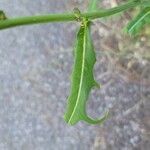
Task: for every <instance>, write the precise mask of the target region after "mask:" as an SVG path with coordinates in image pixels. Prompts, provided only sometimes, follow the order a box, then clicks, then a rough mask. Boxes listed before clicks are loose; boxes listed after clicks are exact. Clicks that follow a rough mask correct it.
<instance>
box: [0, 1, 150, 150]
mask: <svg viewBox="0 0 150 150" xmlns="http://www.w3.org/2000/svg"><path fill="white" fill-rule="evenodd" d="M117 4H118V2H117V1H115V0H112V1H111V0H110V1H103V7H112V6H115V5H117ZM74 7H78V8H80V9H81V10H85V8H86V7H87V1H83V0H70V1H69V0H68V1H67V0H61V1H60V0H55V1H54V0H43V1H42V0H36V1H30V0H5V1H3V0H0V8H1V9H2V10H4V11H5V12H6V14H7V16H8V17H15V16H23V15H37V14H42V13H43V14H44V13H61V12H65V11H72V10H73V8H74ZM131 17H132V16H131V15H129V14H128V13H125V14H124V15H121V16H119V15H116V16H115V17H113V18H109V19H103V20H97V21H96V22H94V23H93V28H92V33H93V38H94V44H95V47H96V54H97V63H96V66H95V72H96V73H95V78H96V79H97V80H98V82H99V83H101V89H97V90H93V91H92V93H91V95H90V97H89V103H88V107H87V110H88V113H89V115H91V116H93V117H99V116H100V115H102V114H103V113H104V112H105V111H106V110H108V109H109V110H110V114H111V115H110V118H109V119H108V120H107V121H106V122H105V123H104V124H103V125H101V126H99V125H96V126H92V125H88V124H86V123H84V122H80V123H78V124H77V125H75V126H68V125H67V124H66V123H65V122H64V120H63V114H64V112H65V108H66V103H67V101H66V99H67V96H68V94H69V90H70V74H71V69H72V64H73V46H74V40H75V35H76V30H77V28H78V27H79V24H78V23H72V22H71V23H55V24H44V25H34V26H24V27H18V28H13V29H8V30H3V31H0V70H1V71H0V150H33V149H35V150H70V149H72V150H149V147H150V140H149V139H150V101H149V99H150V79H149V73H150V61H149V56H150V51H149V48H150V44H149V43H150V42H149V36H148V35H147V34H146V33H144V34H143V35H140V37H136V38H133V37H130V36H129V35H126V34H125V33H123V30H122V28H123V27H124V26H125V25H126V24H127V22H128V20H129V19H130V18H131ZM146 31H147V30H146Z"/></svg>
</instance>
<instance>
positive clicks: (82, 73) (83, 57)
mask: <svg viewBox="0 0 150 150" xmlns="http://www.w3.org/2000/svg"><path fill="white" fill-rule="evenodd" d="M86 27H87V26H86V25H85V26H84V37H83V56H82V70H81V79H80V84H79V90H78V96H77V101H76V105H75V107H74V110H73V112H72V115H71V117H70V119H69V121H68V123H70V122H71V120H72V118H73V116H74V114H75V111H76V108H77V106H78V103H79V99H80V94H81V89H82V84H83V77H84V67H85V52H86Z"/></svg>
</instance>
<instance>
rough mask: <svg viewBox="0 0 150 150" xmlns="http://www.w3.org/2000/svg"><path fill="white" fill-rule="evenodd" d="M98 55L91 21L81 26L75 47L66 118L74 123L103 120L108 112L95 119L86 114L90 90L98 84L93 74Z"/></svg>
mask: <svg viewBox="0 0 150 150" xmlns="http://www.w3.org/2000/svg"><path fill="white" fill-rule="evenodd" d="M95 61H96V57H95V52H94V46H93V43H92V39H91V37H90V23H89V22H88V23H86V24H85V25H84V26H81V27H80V30H79V32H78V34H77V43H76V48H75V62H74V67H73V73H72V81H71V85H72V86H71V92H70V93H71V94H70V96H69V98H68V105H67V111H66V113H65V116H64V119H65V121H66V122H67V123H68V124H70V125H74V124H76V123H77V122H78V121H80V120H84V121H86V122H88V123H91V124H97V123H101V122H103V121H104V120H105V119H106V117H107V114H105V115H104V116H103V117H102V118H100V119H97V120H94V119H92V118H90V117H88V116H87V114H86V102H87V98H88V95H89V92H90V90H91V89H92V88H93V87H94V86H96V85H97V83H96V81H95V80H94V76H93V66H94V64H95Z"/></svg>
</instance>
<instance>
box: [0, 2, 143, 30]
mask: <svg viewBox="0 0 150 150" xmlns="http://www.w3.org/2000/svg"><path fill="white" fill-rule="evenodd" d="M138 5H141V2H139V1H138V0H134V1H132V2H128V3H126V4H123V5H121V6H118V7H114V8H111V9H107V10H104V11H95V12H88V13H81V16H82V17H86V18H88V19H97V18H102V17H106V16H111V15H114V14H116V13H119V12H123V11H125V10H128V9H131V8H134V7H136V6H138ZM68 21H76V17H75V15H74V13H68V14H66V13H64V14H49V15H39V16H27V17H18V18H12V19H6V20H1V21H0V29H6V28H11V27H16V26H21V25H29V24H37V23H48V22H68Z"/></svg>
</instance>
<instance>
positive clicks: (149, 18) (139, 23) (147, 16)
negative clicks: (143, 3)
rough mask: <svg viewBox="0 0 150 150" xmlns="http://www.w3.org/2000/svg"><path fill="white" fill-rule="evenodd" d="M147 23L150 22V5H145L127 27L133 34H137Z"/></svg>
mask: <svg viewBox="0 0 150 150" xmlns="http://www.w3.org/2000/svg"><path fill="white" fill-rule="evenodd" d="M147 23H150V7H145V8H144V9H143V10H142V11H141V12H140V13H139V14H138V15H137V16H136V17H135V18H134V19H133V20H132V21H131V22H129V24H128V25H127V27H126V30H127V32H128V33H130V34H131V35H136V34H137V33H138V32H139V30H140V29H142V28H143V26H144V25H145V24H147Z"/></svg>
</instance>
